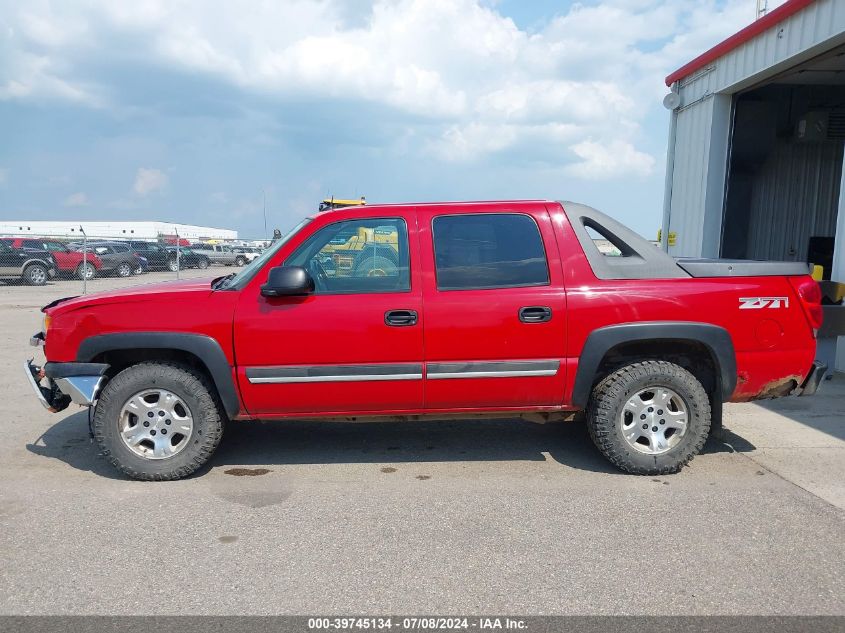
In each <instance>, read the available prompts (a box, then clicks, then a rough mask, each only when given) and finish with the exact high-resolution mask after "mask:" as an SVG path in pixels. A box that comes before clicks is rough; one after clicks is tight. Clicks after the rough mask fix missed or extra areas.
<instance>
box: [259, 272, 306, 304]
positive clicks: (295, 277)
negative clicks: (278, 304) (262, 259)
mask: <svg viewBox="0 0 845 633" xmlns="http://www.w3.org/2000/svg"><path fill="white" fill-rule="evenodd" d="M312 292H314V279H313V278H312V277H311V275H309V274H308V271H307V270H305V269H304V268H303V267H302V266H277V267H276V268H271V269H270V274H269V275H268V276H267V283H266V284H263V285H262V286H261V294H262V295H263V296H265V297H296V296H302V295H310V294H311V293H312Z"/></svg>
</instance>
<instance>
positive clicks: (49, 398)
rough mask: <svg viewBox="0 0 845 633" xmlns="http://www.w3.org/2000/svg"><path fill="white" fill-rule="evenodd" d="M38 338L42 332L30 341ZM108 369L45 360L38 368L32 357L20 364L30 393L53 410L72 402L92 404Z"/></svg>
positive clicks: (48, 408)
mask: <svg viewBox="0 0 845 633" xmlns="http://www.w3.org/2000/svg"><path fill="white" fill-rule="evenodd" d="M37 340H43V335H42V336H41V337H40V339H39V337H38V335H36V336H34V337H33V338H32V339H31V342H32V341H37ZM34 344H36V345H37V344H39V343H34ZM108 368H109V366H108V365H105V364H102V363H46V364H45V365H44V367H38V366H37V365H35V364H33V362H32V360H26V361H24V363H23V369H24V373H25V374H26V377H27V381H28V382H29V385H30V387H32V391H33V393H35V396H36V397H37V398H38V401H39V402H40V403H41V405H42V406H43V407H44V408H45V409H47V410H48V411H51V412H53V413H57V412H59V411H62V410H63V409H66V408H67V407H68V405H70V403H71V402H73V403H75V404H78V405H81V406H83V407H90V406H91V405H93V404H94V403H95V402H96V401H97V398H98V397H99V395H100V389H101V388H102V386H103V383H104V382H105V381H106V375H105V374H106V371H107V370H108ZM45 382H46V384H45Z"/></svg>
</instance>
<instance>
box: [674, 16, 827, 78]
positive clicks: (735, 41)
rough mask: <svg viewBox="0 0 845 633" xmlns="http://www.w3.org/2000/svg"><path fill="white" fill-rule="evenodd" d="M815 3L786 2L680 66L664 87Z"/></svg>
mask: <svg viewBox="0 0 845 633" xmlns="http://www.w3.org/2000/svg"><path fill="white" fill-rule="evenodd" d="M815 1H816V0H788V1H787V2H785V3H784V4H782V5H780V6H779V7H778V8H776V9H773V10H772V11H771V12H769V13H767V14H766V15H764V16H763V17H762V18H760V19H759V20H756V21H754V22H752V23H751V24H749V25H748V26H746V27H745V28H744V29H742V30H741V31H739V32H738V33H734V34H733V35H731V36H730V37H729V38H728V39H726V40H725V41H724V42H721V43H719V44H716V46H714V47H713V48H711V49H710V50H709V51H707V52H706V53H702V54H701V55H699V56H698V57H696V58H695V59H694V60H692V61H691V62H689V63H688V64H686V65H685V66H681V67H680V68H679V69H678V70H676V71H675V72H673V73H672V74H671V75H669V76H668V77H666V85H667V86H671V85H672V84H673V83H675V82H676V81H678V80H679V79H683V78H684V77H687V76H688V75H691V74H692V73H694V72H695V71H696V70H699V69H700V68H704V67H705V66H706V65H707V64H709V63H710V62H712V61H715V60H716V59H718V58H720V57H722V56H723V55H727V54H728V53H730V52H731V51H732V50H733V49H735V48H737V47H739V46H741V45H742V44H745V43H746V42H747V41H748V40H751V39H753V38H755V37H757V36H758V35H760V33H762V32H763V31H767V30H768V29H770V28H772V27H773V26H775V25H776V24H778V23H779V22H783V21H784V20H785V19H786V18H788V17H790V16H791V15H794V14H796V13H798V12H799V11H801V10H802V9H805V8H807V7H808V6H810V5H811V4H813V2H815Z"/></svg>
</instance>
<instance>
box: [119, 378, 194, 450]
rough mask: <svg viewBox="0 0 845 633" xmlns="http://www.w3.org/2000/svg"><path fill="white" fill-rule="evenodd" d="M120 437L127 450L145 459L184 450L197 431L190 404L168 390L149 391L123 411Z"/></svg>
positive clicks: (135, 397) (129, 401)
mask: <svg viewBox="0 0 845 633" xmlns="http://www.w3.org/2000/svg"><path fill="white" fill-rule="evenodd" d="M117 424H118V430H119V431H120V437H121V439H122V440H123V443H124V444H126V446H127V448H129V450H131V451H132V452H133V453H135V454H136V455H139V456H141V457H143V458H145V459H166V458H168V457H173V456H174V455H176V454H177V453H179V452H180V451H181V450H182V449H184V448H185V447H186V446H187V445H188V442H190V440H191V436H192V435H193V431H194V418H193V416H192V415H191V410H190V409H188V405H186V404H185V402H184V401H183V400H182V399H181V398H179V396H177V395H176V394H174V393H172V392H170V391H167V390H166V389H145V390H144V391H139V392H138V393H136V394H135V395H133V396H132V397H131V398H129V400H127V401H126V403H125V404H124V405H123V407H122V408H121V410H120V416H119V417H118V422H117Z"/></svg>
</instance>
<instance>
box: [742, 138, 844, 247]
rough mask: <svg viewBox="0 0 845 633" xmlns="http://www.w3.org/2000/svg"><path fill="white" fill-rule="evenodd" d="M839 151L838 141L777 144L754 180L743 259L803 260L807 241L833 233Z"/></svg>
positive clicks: (840, 150) (836, 206) (837, 187)
mask: <svg viewBox="0 0 845 633" xmlns="http://www.w3.org/2000/svg"><path fill="white" fill-rule="evenodd" d="M842 151H843V146H842V143H840V142H825V143H792V142H787V141H783V140H781V141H778V143H777V145H776V146H775V149H774V151H773V152H772V153H771V155H770V156H769V158H768V160H767V161H766V162H765V164H763V165H762V167H761V168H760V170H759V171H758V172H757V174H756V175H755V178H754V184H753V187H752V194H751V222H750V230H749V233H748V257H749V258H751V259H777V260H780V259H782V260H790V261H804V260H805V259H806V257H807V253H806V249H807V244H808V241H809V239H810V237H811V236H813V235H826V236H832V235H834V234H835V233H836V217H837V208H838V206H839V184H840V183H839V181H840V167H841V165H842ZM729 230H730V225H727V226H725V231H729Z"/></svg>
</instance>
